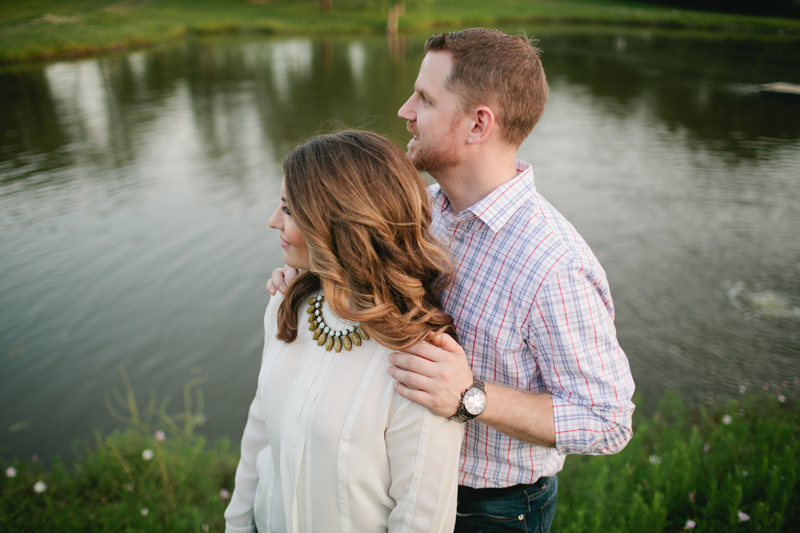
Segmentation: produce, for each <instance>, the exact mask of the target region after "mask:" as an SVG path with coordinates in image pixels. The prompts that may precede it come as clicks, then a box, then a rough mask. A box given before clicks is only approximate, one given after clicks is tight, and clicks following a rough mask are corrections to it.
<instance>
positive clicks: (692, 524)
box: [683, 520, 697, 529]
mask: <svg viewBox="0 0 800 533" xmlns="http://www.w3.org/2000/svg"><path fill="white" fill-rule="evenodd" d="M696 525H697V522H695V521H694V520H687V521H686V525H685V526H683V529H694V528H695V526H696Z"/></svg>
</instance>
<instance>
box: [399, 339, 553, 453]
mask: <svg viewBox="0 0 800 533" xmlns="http://www.w3.org/2000/svg"><path fill="white" fill-rule="evenodd" d="M429 340H430V342H423V343H419V344H415V345H414V346H412V347H410V348H408V350H407V352H408V353H401V352H394V353H392V354H390V355H389V362H390V363H392V365H393V366H391V367H389V374H391V376H392V377H393V378H394V379H396V380H397V383H396V384H395V389H396V390H397V393H398V394H400V396H402V397H404V398H407V399H409V400H411V401H412V402H415V403H418V404H420V405H422V406H424V407H427V408H428V409H430V411H431V412H432V413H433V414H435V415H438V416H443V417H448V416H452V415H454V414H455V413H456V412H457V411H458V409H459V406H460V404H461V394H463V392H464V391H465V390H467V389H468V388H469V387H470V386H471V385H472V382H473V377H472V371H471V370H470V368H469V363H468V362H467V357H466V355H464V350H463V349H462V348H461V346H459V345H458V343H456V341H454V340H453V339H452V338H451V337H450V336H449V335H446V334H441V335H437V336H436V337H432V338H431V339H429ZM485 385H486V398H487V400H488V403H487V405H486V410H485V411H484V412H483V413H481V414H480V415H478V417H477V418H476V420H480V421H481V422H483V423H484V424H486V425H488V426H491V427H493V428H494V429H496V430H498V431H500V432H502V433H505V434H506V435H510V436H512V437H515V438H517V439H520V440H523V441H526V442H530V443H533V444H538V445H539V446H547V447H550V448H553V447H555V426H554V422H553V402H552V399H551V398H550V395H549V394H547V393H533V392H529V391H522V390H518V389H513V388H510V387H504V386H502V385H499V384H497V383H486V384H485Z"/></svg>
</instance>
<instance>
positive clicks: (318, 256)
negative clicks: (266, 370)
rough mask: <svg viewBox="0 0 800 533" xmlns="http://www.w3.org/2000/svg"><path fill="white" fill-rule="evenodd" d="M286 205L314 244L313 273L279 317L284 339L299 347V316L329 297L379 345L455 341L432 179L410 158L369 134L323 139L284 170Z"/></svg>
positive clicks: (298, 283) (298, 152) (305, 147)
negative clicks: (435, 230)
mask: <svg viewBox="0 0 800 533" xmlns="http://www.w3.org/2000/svg"><path fill="white" fill-rule="evenodd" d="M283 174H284V179H285V185H286V204H287V207H288V208H289V212H290V213H291V216H292V218H293V219H294V222H295V223H296V224H297V227H298V228H299V229H300V232H301V233H302V234H303V237H305V239H306V243H307V244H308V250H309V263H310V268H309V270H307V271H305V272H303V273H302V274H301V275H300V276H299V277H298V278H297V279H296V280H295V281H294V282H293V283H292V284H291V285H290V287H289V289H288V290H287V293H286V298H285V299H284V301H283V302H282V303H281V307H280V309H279V311H278V338H279V339H280V340H282V341H284V342H292V341H294V340H295V339H296V338H297V321H298V313H299V312H300V309H301V307H302V308H303V309H304V308H305V305H304V304H305V300H306V298H307V297H308V296H309V295H310V294H312V293H314V292H316V291H317V290H319V288H320V287H322V289H323V292H324V294H325V300H326V301H327V302H328V304H329V305H330V306H331V309H332V310H333V312H334V313H335V314H336V315H337V316H339V317H341V318H343V319H346V320H350V321H353V322H360V323H361V327H362V328H364V330H365V331H366V332H367V333H368V334H369V335H370V336H372V337H374V338H375V339H376V340H377V341H378V342H380V343H381V344H383V345H384V346H388V347H389V348H393V349H403V348H407V347H408V346H410V345H412V344H415V343H417V342H419V341H421V340H424V339H425V338H426V336H427V335H428V333H429V332H431V331H444V332H447V333H449V334H450V335H452V336H455V329H454V327H453V319H452V317H451V316H450V315H448V314H447V313H445V312H444V311H442V310H441V306H440V303H439V293H440V291H442V290H443V289H444V288H446V287H447V286H448V285H449V284H450V282H451V280H452V267H451V265H450V260H449V257H448V255H447V252H446V251H445V249H444V248H443V247H442V246H441V245H440V244H439V243H438V242H437V241H436V239H434V238H433V236H432V235H431V234H430V224H431V211H430V207H429V203H428V202H429V201H428V194H427V191H426V190H425V183H424V182H423V180H422V177H421V176H420V175H419V172H417V169H416V168H414V165H413V164H412V163H411V161H410V160H409V159H408V157H406V155H405V153H403V151H402V150H401V149H400V148H398V147H397V146H396V145H395V144H393V143H392V142H391V141H389V140H388V139H386V138H384V137H382V136H380V135H378V134H376V133H371V132H367V131H360V130H348V131H340V132H338V133H331V134H326V135H320V136H317V137H314V138H312V139H311V140H309V141H307V142H305V143H304V144H302V145H300V146H298V147H297V148H295V149H294V150H293V151H292V152H291V153H290V154H289V155H288V156H287V157H286V160H285V161H284V163H283Z"/></svg>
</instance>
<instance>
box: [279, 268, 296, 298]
mask: <svg viewBox="0 0 800 533" xmlns="http://www.w3.org/2000/svg"><path fill="white" fill-rule="evenodd" d="M299 275H300V271H299V270H297V269H296V268H292V267H290V266H284V267H283V284H284V286H285V287H288V286H289V285H291V284H292V283H294V280H296V279H297V276H299ZM284 291H286V289H285V288H284V289H283V291H281V292H284Z"/></svg>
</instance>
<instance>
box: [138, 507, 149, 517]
mask: <svg viewBox="0 0 800 533" xmlns="http://www.w3.org/2000/svg"><path fill="white" fill-rule="evenodd" d="M139 512H140V513H142V516H147V515H148V513H150V509H148V508H147V507H145V508H144V509H142V510H141V511H139Z"/></svg>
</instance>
